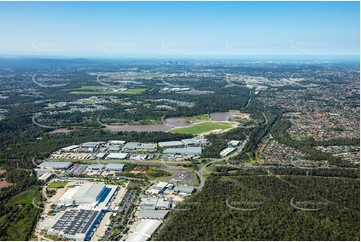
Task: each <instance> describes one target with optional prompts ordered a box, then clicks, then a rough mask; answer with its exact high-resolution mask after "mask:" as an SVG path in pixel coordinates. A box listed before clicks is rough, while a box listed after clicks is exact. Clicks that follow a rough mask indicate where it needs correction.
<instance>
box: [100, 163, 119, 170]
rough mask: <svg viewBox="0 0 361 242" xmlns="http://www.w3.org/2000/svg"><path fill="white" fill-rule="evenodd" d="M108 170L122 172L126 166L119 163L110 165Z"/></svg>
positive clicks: (107, 166)
mask: <svg viewBox="0 0 361 242" xmlns="http://www.w3.org/2000/svg"><path fill="white" fill-rule="evenodd" d="M105 169H106V170H112V171H121V170H123V169H124V164H119V163H109V164H108V165H106V166H105Z"/></svg>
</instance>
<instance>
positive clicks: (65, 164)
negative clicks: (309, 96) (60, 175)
mask: <svg viewBox="0 0 361 242" xmlns="http://www.w3.org/2000/svg"><path fill="white" fill-rule="evenodd" d="M72 165H73V163H72V162H60V161H54V162H53V161H44V162H43V163H41V164H40V165H38V166H37V167H38V168H43V169H44V168H55V169H67V168H69V167H70V166H72Z"/></svg>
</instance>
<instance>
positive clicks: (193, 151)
mask: <svg viewBox="0 0 361 242" xmlns="http://www.w3.org/2000/svg"><path fill="white" fill-rule="evenodd" d="M163 153H164V154H181V155H200V154H202V147H187V148H167V149H165V150H164V151H163Z"/></svg>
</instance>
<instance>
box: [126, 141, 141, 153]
mask: <svg viewBox="0 0 361 242" xmlns="http://www.w3.org/2000/svg"><path fill="white" fill-rule="evenodd" d="M139 146H140V143H139V142H128V143H126V145H124V147H123V150H126V151H132V150H137V149H138V148H139Z"/></svg>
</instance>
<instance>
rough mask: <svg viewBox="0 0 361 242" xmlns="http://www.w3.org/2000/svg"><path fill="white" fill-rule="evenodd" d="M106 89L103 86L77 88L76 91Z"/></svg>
mask: <svg viewBox="0 0 361 242" xmlns="http://www.w3.org/2000/svg"><path fill="white" fill-rule="evenodd" d="M104 88H106V87H105V86H81V87H80V88H77V89H76V90H87V91H99V90H103V89H104Z"/></svg>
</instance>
